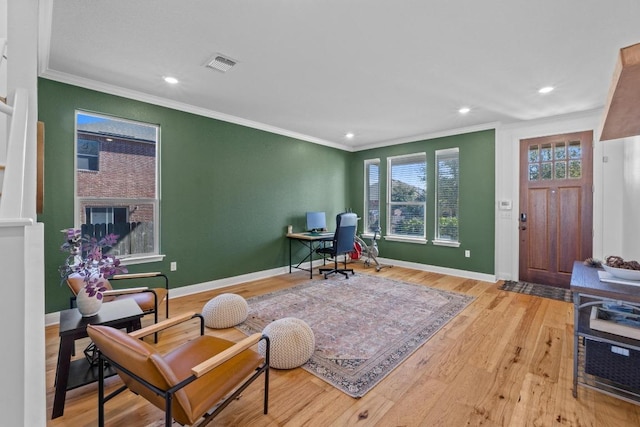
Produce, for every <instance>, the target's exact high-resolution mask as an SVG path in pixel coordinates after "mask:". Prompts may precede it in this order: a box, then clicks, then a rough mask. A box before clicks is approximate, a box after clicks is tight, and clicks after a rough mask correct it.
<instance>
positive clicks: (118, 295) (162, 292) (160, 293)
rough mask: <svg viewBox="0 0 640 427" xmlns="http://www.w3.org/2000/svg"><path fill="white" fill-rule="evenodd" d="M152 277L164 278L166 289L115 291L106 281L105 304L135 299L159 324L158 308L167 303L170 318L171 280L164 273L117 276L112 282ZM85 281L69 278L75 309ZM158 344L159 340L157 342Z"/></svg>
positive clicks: (166, 310) (140, 288)
mask: <svg viewBox="0 0 640 427" xmlns="http://www.w3.org/2000/svg"><path fill="white" fill-rule="evenodd" d="M152 277H163V278H164V283H165V286H164V288H153V289H149V288H148V287H135V288H125V289H114V288H113V286H112V285H111V283H110V282H109V280H106V279H105V281H104V284H105V287H106V288H107V291H106V292H104V302H109V301H113V300H121V299H133V300H135V302H136V303H138V305H139V306H140V309H141V310H142V311H143V312H144V313H145V314H151V313H153V315H154V323H158V306H159V305H160V304H162V301H165V312H166V316H167V318H168V317H169V279H168V278H167V276H165V275H164V274H162V273H159V272H153V273H134V274H116V275H115V276H113V277H112V278H111V280H112V281H115V280H128V279H145V278H152ZM84 284H85V283H84V279H83V278H82V277H80V276H76V277H74V276H70V277H69V278H67V285H68V286H69V289H71V292H72V293H73V295H74V296H73V297H72V298H71V300H70V301H69V305H70V307H71V308H73V303H74V301H75V297H76V296H77V295H78V292H80V289H82V287H83V286H84ZM156 342H157V340H156Z"/></svg>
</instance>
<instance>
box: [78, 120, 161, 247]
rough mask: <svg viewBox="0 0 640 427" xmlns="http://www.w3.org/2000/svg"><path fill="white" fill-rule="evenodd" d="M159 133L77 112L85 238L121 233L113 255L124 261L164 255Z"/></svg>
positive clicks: (155, 128) (149, 127) (81, 217)
mask: <svg viewBox="0 0 640 427" xmlns="http://www.w3.org/2000/svg"><path fill="white" fill-rule="evenodd" d="M159 131H160V129H159V127H158V126H156V125H151V124H147V123H141V122H134V121H130V120H124V119H119V118H114V117H109V116H103V115H97V114H94V113H86V112H82V111H77V112H76V144H75V147H76V156H75V158H76V174H75V176H76V191H75V196H76V197H75V200H76V202H75V203H76V205H75V223H76V225H77V227H78V228H81V229H82V231H83V234H89V235H91V236H96V237H100V236H102V235H104V234H106V233H113V234H117V235H118V243H117V244H116V245H115V246H114V247H113V248H112V250H111V252H112V253H114V254H117V255H119V256H120V257H122V258H127V257H136V258H138V257H145V256H152V255H158V254H159V244H158V236H159V221H158V219H159V200H158V185H157V183H158V176H159V175H158V164H159V163H158V157H159V156H158V148H159V135H160V132H159ZM92 159H95V160H92Z"/></svg>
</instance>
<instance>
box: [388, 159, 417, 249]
mask: <svg viewBox="0 0 640 427" xmlns="http://www.w3.org/2000/svg"><path fill="white" fill-rule="evenodd" d="M410 160H415V162H416V163H417V162H420V163H424V168H425V181H424V189H423V190H424V195H425V197H424V202H406V201H405V202H395V201H392V200H391V192H392V191H393V185H392V182H393V166H394V164H395V165H399V164H402V163H406V162H407V161H410ZM426 170H427V154H426V153H424V152H423V153H412V154H406V155H402V156H393V157H388V158H387V209H386V213H387V230H386V235H385V237H384V238H385V240H391V241H398V242H410V243H420V244H426V243H427V237H426V233H427V227H426V222H427V221H426V216H427V180H426ZM397 205H416V206H422V208H423V209H422V212H423V218H422V223H423V227H422V235H421V236H409V235H404V234H394V233H393V227H392V221H393V209H394V206H397Z"/></svg>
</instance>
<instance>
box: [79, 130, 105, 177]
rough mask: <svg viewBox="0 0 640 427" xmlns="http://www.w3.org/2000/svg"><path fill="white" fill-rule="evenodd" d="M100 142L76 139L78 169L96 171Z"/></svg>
mask: <svg viewBox="0 0 640 427" xmlns="http://www.w3.org/2000/svg"><path fill="white" fill-rule="evenodd" d="M99 154H100V142H99V141H96V140H90V139H80V138H78V154H77V159H78V169H79V170H88V171H97V170H98V167H99V162H100V156H99Z"/></svg>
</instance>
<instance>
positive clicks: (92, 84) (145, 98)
mask: <svg viewBox="0 0 640 427" xmlns="http://www.w3.org/2000/svg"><path fill="white" fill-rule="evenodd" d="M40 77H43V78H45V79H49V80H53V81H57V82H60V83H66V84H70V85H73V86H78V87H82V88H85V89H91V90H95V91H98V92H103V93H107V94H109V95H115V96H122V97H124V98H127V99H133V100H135V101H141V102H146V103H148V104H152V105H159V106H161V107H166V108H171V109H173V110H178V111H184V112H187V113H192V114H197V115H199V116H203V117H209V118H211V119H216V120H222V121H224V122H228V123H234V124H237V125H241V126H245V127H248V128H252V129H258V130H263V131H266V132H270V133H274V134H277V135H282V136H287V137H290V138H294V139H299V140H302V141H307V142H311V143H314V144H319V145H324V146H327V147H331V148H337V149H339V150H343V151H349V152H352V151H354V150H353V148H352V147H349V146H346V145H344V144H339V143H336V142H332V141H327V140H324V139H320V138H316V137H313V136H309V135H304V134H301V133H298V132H293V131H290V130H286V129H282V128H279V127H276V126H271V125H268V124H264V123H260V122H255V121H252V120H247V119H243V118H242V117H237V116H232V115H229V114H225V113H221V112H218V111H214V110H209V109H207V108H202V107H196V106H194V105H190V104H185V103H183V102H177V101H174V100H171V99H166V98H162V97H159V96H155V95H149V94H147V93H143V92H138V91H134V90H130V89H125V88H122V87H119V86H114V85H110V84H107V83H102V82H97V81H95V80H91V79H86V78H83V77H78V76H74V75H71V74H67V73H62V72H59V71H55V70H50V69H49V68H45V69H44V70H42V71H41V72H40Z"/></svg>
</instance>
